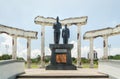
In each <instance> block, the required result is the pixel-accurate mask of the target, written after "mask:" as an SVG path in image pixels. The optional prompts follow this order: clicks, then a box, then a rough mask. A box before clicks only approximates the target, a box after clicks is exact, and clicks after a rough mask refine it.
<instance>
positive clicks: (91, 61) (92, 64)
mask: <svg viewBox="0 0 120 79" xmlns="http://www.w3.org/2000/svg"><path fill="white" fill-rule="evenodd" d="M93 53H94V50H93V38H90V54H89V55H90V68H93V67H94V63H93Z"/></svg>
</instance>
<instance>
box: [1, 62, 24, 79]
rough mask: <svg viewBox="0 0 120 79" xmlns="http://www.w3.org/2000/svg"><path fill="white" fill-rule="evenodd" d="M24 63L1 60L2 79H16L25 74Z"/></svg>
mask: <svg viewBox="0 0 120 79" xmlns="http://www.w3.org/2000/svg"><path fill="white" fill-rule="evenodd" d="M24 67H25V63H24V61H17V60H3V61H2V60H1V61H0V79H16V76H17V75H19V74H22V73H25V70H24Z"/></svg>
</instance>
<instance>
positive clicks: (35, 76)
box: [16, 68, 109, 79]
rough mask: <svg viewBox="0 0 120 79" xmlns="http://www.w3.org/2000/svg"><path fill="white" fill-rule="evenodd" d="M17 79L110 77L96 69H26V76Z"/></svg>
mask: <svg viewBox="0 0 120 79" xmlns="http://www.w3.org/2000/svg"><path fill="white" fill-rule="evenodd" d="M16 79H109V75H107V74H104V73H100V72H99V71H98V70H97V69H96V68H95V69H94V68H93V69H90V68H77V70H45V69H26V70H25V74H21V75H18V76H17V78H16Z"/></svg>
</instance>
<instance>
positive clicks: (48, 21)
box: [34, 16, 88, 67]
mask: <svg viewBox="0 0 120 79" xmlns="http://www.w3.org/2000/svg"><path fill="white" fill-rule="evenodd" d="M87 19H88V17H87V16H83V17H74V18H66V19H64V20H60V23H61V24H62V26H64V25H65V24H67V26H72V25H76V26H77V27H78V28H77V52H78V53H77V55H78V56H77V66H78V67H81V29H80V28H81V26H83V25H85V24H86V23H87ZM34 22H35V24H38V25H41V40H42V41H41V43H42V44H41V66H42V67H44V61H43V60H44V59H43V58H44V52H45V50H44V49H43V48H44V41H43V40H44V37H45V36H44V29H43V26H53V24H54V23H55V22H56V19H55V18H52V17H47V18H45V17H43V16H37V17H36V18H35V20H34Z"/></svg>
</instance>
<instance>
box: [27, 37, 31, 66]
mask: <svg viewBox="0 0 120 79" xmlns="http://www.w3.org/2000/svg"><path fill="white" fill-rule="evenodd" d="M27 68H31V39H30V38H27Z"/></svg>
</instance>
